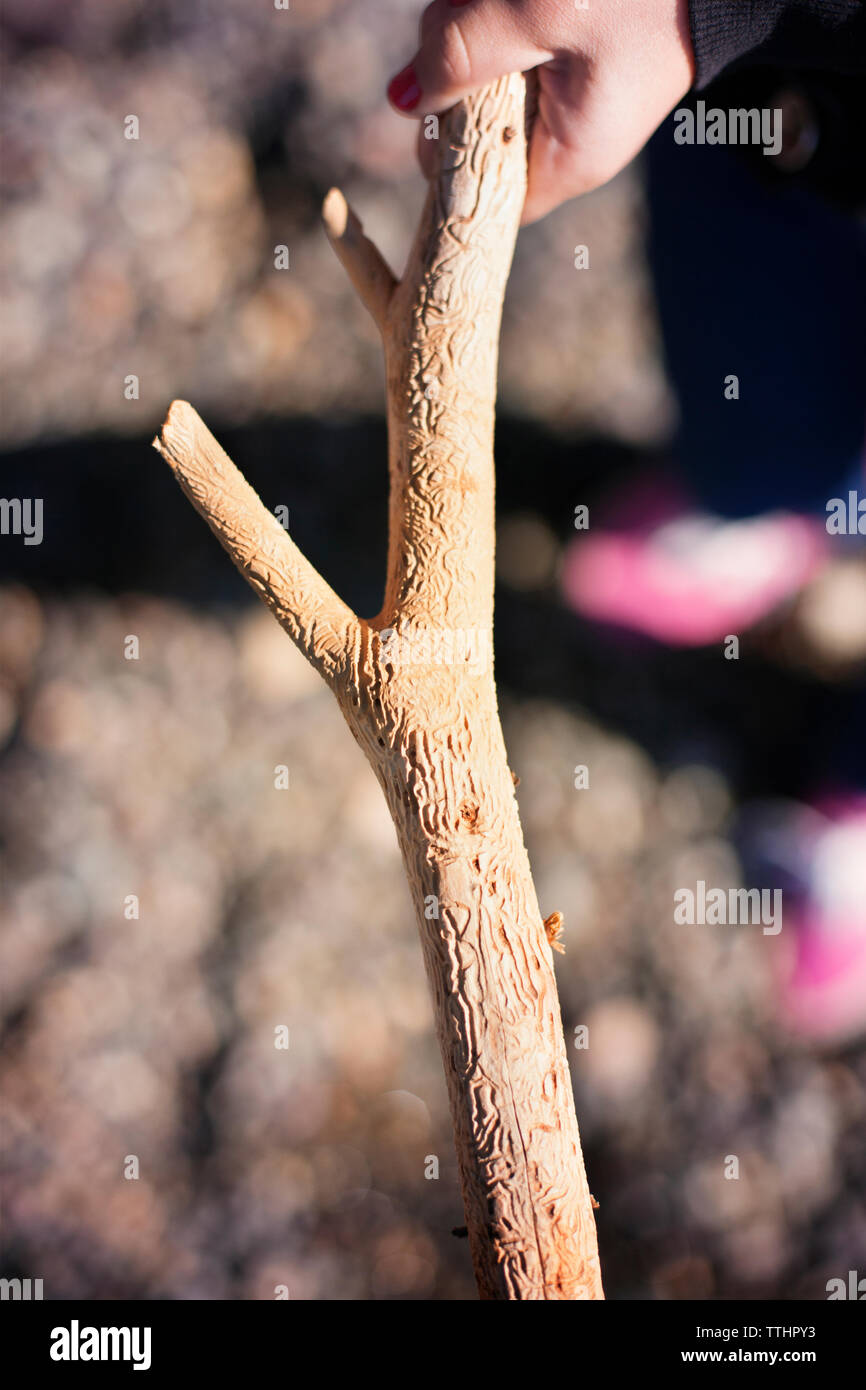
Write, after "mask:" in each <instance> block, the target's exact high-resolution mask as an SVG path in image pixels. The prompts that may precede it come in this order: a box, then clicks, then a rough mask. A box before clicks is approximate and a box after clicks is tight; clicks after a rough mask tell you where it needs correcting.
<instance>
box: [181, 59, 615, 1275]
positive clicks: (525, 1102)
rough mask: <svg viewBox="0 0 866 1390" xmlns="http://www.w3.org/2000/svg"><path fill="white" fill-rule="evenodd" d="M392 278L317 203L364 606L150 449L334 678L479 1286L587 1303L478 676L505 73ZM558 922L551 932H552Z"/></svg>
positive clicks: (543, 984) (198, 472)
mask: <svg viewBox="0 0 866 1390" xmlns="http://www.w3.org/2000/svg"><path fill="white" fill-rule="evenodd" d="M440 144H441V147H442V151H443V152H442V160H441V169H440V173H439V175H438V178H436V179H434V180H433V181H432V182H431V185H430V189H429V194H428V198H427V202H426V205H425V209H424V213H423V215H422V218H421V223H420V226H419V230H418V234H417V237H416V239H415V243H414V246H413V248H412V252H411V254H410V257H409V261H408V265H407V268H406V271H405V273H404V275H403V276H402V278H401V279H400V280H397V279H396V278H395V277H394V276H393V274H392V272H391V271H390V270H389V268H388V267H387V266H386V265H385V263H384V261H383V260H382V258H381V256H380V255H379V253H378V251H377V250H376V248H375V247H374V246H373V244H372V243H371V242H370V241H369V240H368V239H367V238H366V237H365V236H364V233H363V228H362V227H361V224H360V222H359V221H358V219H357V217H355V215H354V214H353V213H352V212H351V210H350V209H349V208H348V207H347V205H346V203H345V200H344V199H343V198H342V195H341V194H339V193H338V192H337V191H336V190H333V191H332V192H331V193H330V194H329V195H328V199H327V200H326V203H325V208H324V210H323V216H324V220H325V226H326V230H327V232H328V235H329V237H330V239H331V242H332V244H333V245H334V248H335V250H336V252H337V254H338V256H339V258H340V260H341V261H342V263H343V264H344V266H345V267H346V269H347V271H348V273H349V275H350V278H351V279H352V282H353V284H354V285H355V286H356V288H357V290H358V292H359V294H360V296H361V298H362V300H363V302H364V303H365V304H366V306H367V308H368V309H369V310H370V312H371V314H372V315H373V318H374V319H375V321H376V322H377V324H378V325H379V327H380V330H381V332H382V337H383V344H384V349H385V358H386V367H387V390H388V429H389V467H390V504H389V520H390V526H389V553H388V573H387V579H386V586H385V598H384V603H383V606H382V610H381V612H380V613H379V615H378V616H377V617H376V618H374V619H372V620H370V621H365V620H363V619H360V618H357V617H356V616H355V615H354V614H353V613H352V612H351V611H350V610H349V609H348V608H347V607H346V605H345V604H343V602H342V600H340V599H339V598H338V597H337V595H336V594H334V593H333V591H332V590H331V589H329V588H328V586H327V585H326V584H325V582H324V581H323V580H322V579H321V578H320V576H319V575H318V574H317V573H316V571H315V570H313V568H312V567H311V566H310V565H309V564H308V562H307V561H306V560H305V559H304V557H303V556H302V555H301V554H300V552H299V551H298V549H297V547H296V546H295V545H294V543H293V542H292V541H291V540H290V539H289V537H288V536H287V535H286V534H285V532H284V531H283V530H282V528H281V527H280V526H279V525H278V523H277V522H276V520H275V518H273V517H272V516H271V515H270V513H268V512H267V510H266V509H265V508H264V506H263V504H262V503H261V502H260V501H259V499H258V498H257V497H256V495H255V493H254V492H253V490H252V489H251V488H250V487H249V485H248V484H247V483H246V482H245V481H244V480H243V478H242V477H241V475H240V473H238V471H237V469H236V468H235V467H234V465H233V464H232V463H231V462H230V460H229V459H228V458H227V457H226V455H225V454H224V453H223V451H222V450H221V449H220V447H219V445H218V444H217V443H216V441H215V440H214V439H213V437H212V436H211V435H210V433H209V432H208V430H207V429H206V427H205V426H204V425H203V424H202V422H201V421H200V420H199V418H198V416H197V415H196V414H195V412H194V411H193V410H192V408H191V407H190V406H188V405H185V404H184V403H182V402H175V404H174V405H173V406H172V408H171V411H170V412H169V416H168V419H167V421H166V424H165V425H164V427H163V430H162V432H161V436H160V438H159V439H158V440H156V441H154V442H155V444H156V447H157V448H158V449H159V450H160V452H161V453H162V454H163V455H164V457H165V458H166V459H167V460H168V462H169V463H170V465H171V467H172V468H173V470H174V473H175V476H176V477H177V479H178V481H179V482H180V484H181V486H182V487H183V489H184V491H185V492H186V493H187V495H188V496H189V497H190V499H191V500H192V502H193V504H194V505H195V506H196V507H197V508H198V510H199V511H200V512H201V513H202V515H203V516H204V517H205V519H206V520H207V522H208V524H209V525H210V526H211V528H212V529H213V530H214V532H215V533H216V534H217V535H218V536H219V538H220V540H221V541H222V543H223V545H224V546H225V547H226V549H227V550H228V552H229V554H230V555H231V556H232V558H233V560H234V561H235V563H236V564H237V565H238V567H239V568H240V569H241V571H242V573H243V574H244V575H245V576H246V578H247V579H248V580H249V581H250V583H251V584H252V585H253V587H254V588H255V589H256V591H257V592H258V593H259V595H260V596H261V597H262V599H263V600H264V602H265V603H267V604H268V606H269V607H270V608H271V609H272V611H273V612H274V614H275V616H276V617H277V619H278V620H279V621H280V622H281V623H282V625H283V627H284V628H285V629H286V630H287V631H288V632H289V634H290V636H291V637H292V638H293V640H294V641H295V642H296V643H297V645H298V646H299V647H300V648H301V650H303V651H304V652H305V654H306V655H307V657H308V658H309V659H310V661H312V662H313V664H314V665H315V666H316V668H317V669H318V670H319V671H320V673H321V674H322V676H323V677H324V678H325V679H326V680H327V682H328V684H329V685H330V687H331V689H332V690H333V691H334V693H335V695H336V697H337V700H338V702H339V704H340V707H341V709H342V711H343V714H344V716H345V718H346V722H347V724H348V726H349V728H350V730H351V732H352V734H353V736H354V737H355V739H356V740H357V741H358V743H359V744H360V746H361V747H362V748H363V750H364V752H365V754H366V756H367V758H368V760H369V762H370V764H371V766H372V768H373V771H374V772H375V774H376V776H377V778H378V780H379V783H380V785H381V787H382V789H383V792H384V794H385V797H386V799H387V802H388V806H389V809H390V812H391V815H392V818H393V820H394V824H395V826H396V829H397V835H398V839H399V843H400V848H401V852H402V856H403V862H404V866H405V870H406V875H407V879H408V882H409V886H410V889H411V892H412V897H413V900H414V903H415V908H416V914H417V919H418V925H419V930H420V936H421V945H422V949H423V954H424V962H425V967H426V972H427V978H428V981H429V985H430V992H431V996H432V1000H433V1009H434V1017H435V1021H436V1030H437V1035H438V1039H439V1045H440V1048H441V1052H442V1060H443V1065H444V1068H445V1075H446V1079H447V1082H448V1091H449V1098H450V1104H451V1114H452V1119H453V1123H454V1135H455V1144H456V1150H457V1158H458V1164H459V1169H460V1177H461V1183H462V1189H463V1197H464V1203H465V1208H466V1223H467V1228H468V1233H469V1243H470V1249H471V1252H472V1259H473V1264H474V1267H475V1274H476V1279H477V1282H478V1289H479V1293H480V1295H481V1297H482V1298H485V1299H502V1300H524V1299H596V1298H602V1297H603V1293H602V1287H601V1276H600V1271H599V1261H598V1251H597V1244H596V1230H595V1216H594V1213H593V1208H592V1199H591V1197H590V1193H589V1188H588V1185H587V1180H586V1175H585V1172H584V1165H583V1157H582V1154H581V1148H580V1138H579V1134H578V1126H577V1119H576V1116H575V1110H574V1102H573V1097H572V1090H571V1080H570V1076H569V1070H568V1061H567V1057H566V1051H565V1042H564V1039H563V1033H562V1023H561V1019H560V1011H559V1001H558V997H557V990H556V980H555V976H554V971H553V957H552V954H551V948H550V942H549V939H548V930H547V928H546V926H545V922H544V920H543V918H542V915H541V912H540V910H539V906H538V902H537V899H536V894H535V889H534V886H533V882H532V875H531V872H530V867H529V861H528V857H527V853H526V849H525V846H524V842H523V833H522V830H521V826H520V820H519V816H518V808H517V801H516V797H515V790H514V780H513V778H512V774H511V772H510V770H509V767H508V760H507V754H506V750H505V744H504V740H503V736H502V729H501V725H500V722H499V715H498V710H497V701H496V687H495V682H494V675H493V658H492V622H493V576H494V568H493V560H494V506H493V490H494V482H493V478H494V471H493V419H494V404H495V395H496V368H497V351H498V340H499V326H500V317H501V311H502V301H503V296H504V293H505V286H506V282H507V278H508V273H509V269H510V265H511V257H512V253H513V248H514V242H515V238H516V235H517V228H518V224H519V220H520V212H521V208H522V205H523V198H524V193H525V186H526V120H525V84H524V79H523V78H522V77H521V76H519V75H517V76H512V77H507V78H503V79H501V80H500V81H498V82H496V83H493V84H491V85H490V86H489V87H487V88H485V89H484V90H483V91H481V92H479V93H477V94H476V95H475V96H474V97H472V98H468V99H466V100H465V101H462V102H460V103H459V104H458V105H457V106H456V107H454V109H453V110H452V112H451V113H449V115H448V117H447V118H445V119H444V120H443V122H442V139H441V142H440ZM554 934H555V933H554Z"/></svg>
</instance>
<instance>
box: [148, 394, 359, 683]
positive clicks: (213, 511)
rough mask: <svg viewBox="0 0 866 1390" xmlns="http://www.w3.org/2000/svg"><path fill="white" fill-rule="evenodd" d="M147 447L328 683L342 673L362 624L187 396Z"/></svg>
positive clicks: (176, 403)
mask: <svg viewBox="0 0 866 1390" xmlns="http://www.w3.org/2000/svg"><path fill="white" fill-rule="evenodd" d="M153 447H154V448H155V449H156V450H157V451H158V452H159V453H160V454H161V455H162V457H163V458H164V459H165V460H166V462H167V463H168V464H169V466H170V467H171V470H172V472H173V473H174V476H175V477H176V479H177V481H178V482H179V483H180V485H181V487H182V488H183V491H184V492H185V493H186V495H187V497H188V498H189V499H190V501H191V502H192V504H193V506H194V507H195V508H196V510H197V511H198V512H199V513H200V514H201V515H202V516H203V517H204V519H205V521H206V522H207V524H208V526H209V527H210V529H211V530H212V531H213V533H214V535H215V536H216V537H217V539H218V540H219V541H220V542H221V543H222V545H223V546H224V547H225V549H226V550H227V551H228V553H229V555H230V556H231V558H232V559H233V560H234V562H235V564H236V565H237V567H238V569H239V570H240V572H241V574H242V575H243V576H244V578H245V579H246V580H248V581H249V583H250V584H251V585H252V587H253V588H254V589H255V591H256V593H257V594H258V595H259V597H260V598H261V599H262V600H263V602H264V603H266V604H267V606H268V608H270V610H271V612H272V613H273V614H274V616H275V617H276V619H277V621H278V622H279V623H280V624H281V625H282V626H283V627H284V628H285V630H286V632H288V634H289V636H290V637H291V638H292V640H293V641H294V643H295V645H296V646H298V647H299V648H300V650H301V651H302V652H303V653H304V655H305V656H306V657H307V658H308V659H309V661H310V662H312V664H313V665H314V666H315V667H316V670H317V671H319V673H320V675H322V676H323V677H324V678H325V680H326V681H327V682H328V684H329V685H331V686H336V685H337V684H339V683H341V680H342V679H344V678H345V673H346V671H347V669H348V667H349V665H350V663H351V657H352V654H353V653H354V652H355V650H356V649H357V647H358V646H359V644H360V641H361V624H360V622H359V620H358V619H357V618H356V617H355V614H354V613H353V612H352V610H351V609H350V608H348V607H347V605H346V604H345V603H343V601H342V599H341V598H339V597H338V596H337V594H335V593H334V591H333V589H331V588H330V587H329V586H328V585H327V584H326V583H325V581H324V580H323V579H322V577H321V575H320V574H319V573H318V571H317V570H315V569H314V568H313V566H312V565H311V564H310V562H309V560H307V558H306V557H305V556H304V555H303V554H302V552H301V551H300V550H299V549H298V547H297V546H296V545H295V543H294V541H293V540H291V538H290V537H289V535H288V534H287V533H286V531H285V530H284V529H283V527H282V526H281V525H280V523H279V522H278V521H277V518H276V517H275V516H274V514H273V512H269V511H268V509H267V507H266V506H265V504H264V503H263V502H262V500H261V498H260V497H259V496H258V494H257V493H256V492H255V491H254V490H253V488H251V487H250V485H249V483H248V482H247V481H246V479H245V478H244V476H243V474H242V473H241V472H240V471H239V470H238V469H237V468H236V467H235V465H234V464H233V463H232V461H231V459H230V458H229V457H228V454H226V453H225V451H224V450H223V449H221V448H220V446H219V444H218V443H217V442H216V440H215V439H214V437H213V435H212V434H211V432H210V430H209V429H208V428H207V426H206V425H205V424H204V423H203V421H202V420H200V419H199V417H198V415H197V414H196V412H195V411H194V410H193V408H192V406H191V405H188V404H187V402H186V401H173V402H172V405H171V407H170V409H169V412H168V415H167V417H166V420H165V424H164V425H163V427H162V429H161V430H160V432H159V434H158V436H157V437H156V439H154V441H153Z"/></svg>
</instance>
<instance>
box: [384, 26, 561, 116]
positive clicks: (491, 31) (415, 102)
mask: <svg viewBox="0 0 866 1390" xmlns="http://www.w3.org/2000/svg"><path fill="white" fill-rule="evenodd" d="M421 34H422V41H421V47H420V48H419V49H418V52H417V53H416V54H415V57H414V58H413V59H412V61H411V63H408V64H407V65H406V67H405V68H403V70H402V72H398V73H397V76H396V77H393V78H392V79H391V81H390V83H389V84H388V98H389V100H390V102H391V104H392V105H393V106H395V107H396V108H397V110H398V111H402V112H403V113H404V114H405V115H417V116H420V115H423V114H425V113H426V112H430V111H445V110H447V109H448V107H449V106H453V105H454V103H455V102H456V101H459V100H460V98H461V97H465V96H468V95H469V93H470V92H474V91H476V90H477V89H478V88H479V87H484V86H485V85H486V84H487V83H488V82H493V81H495V79H496V78H497V77H504V76H505V75H506V74H507V73H511V72H523V71H524V70H525V69H526V68H533V67H536V66H537V64H538V63H545V62H548V61H549V60H550V59H551V58H552V57H553V53H552V52H551V51H550V50H547V49H542V48H539V47H538V45H537V44H536V43H534V42H533V39H532V36H531V35H529V34H526V33H525V32H524V31H523V30H522V29H521V28H520V27H519V25H518V24H517V22H516V20H515V15H514V11H513V10H512V9H511V7H510V6H509V4H508V3H507V0H468V3H467V2H466V0H464V3H454V0H433V4H432V5H428V6H427V9H426V10H425V11H424V15H423V18H422V20H421Z"/></svg>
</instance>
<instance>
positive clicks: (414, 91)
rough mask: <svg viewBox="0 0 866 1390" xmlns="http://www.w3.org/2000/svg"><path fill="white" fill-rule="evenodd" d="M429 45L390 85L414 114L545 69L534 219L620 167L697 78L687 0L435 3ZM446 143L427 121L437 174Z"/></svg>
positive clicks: (426, 162) (532, 180) (534, 148)
mask: <svg viewBox="0 0 866 1390" xmlns="http://www.w3.org/2000/svg"><path fill="white" fill-rule="evenodd" d="M420 43H421V46H420V48H419V49H418V52H417V53H416V55H415V57H414V58H413V59H412V62H411V63H409V64H408V65H407V67H405V68H404V69H403V70H402V72H400V73H398V74H397V76H396V77H394V78H393V79H392V81H391V83H390V84H389V87H388V96H389V99H390V100H391V103H392V104H393V105H394V107H395V108H396V109H397V110H398V111H401V112H402V113H403V114H404V115H410V116H415V117H420V116H424V115H427V114H429V113H431V112H440V111H444V110H447V108H448V107H450V106H453V105H454V103H455V102H456V101H459V100H460V98H461V97H464V96H467V95H468V94H469V93H470V92H472V91H475V90H476V89H477V88H479V87H483V86H485V84H486V83H488V82H493V81H494V80H495V79H496V78H498V77H503V76H504V75H505V74H506V73H511V72H525V71H526V70H527V69H529V68H537V69H538V79H539V102H538V112H537V115H536V118H535V122H534V125H533V129H532V138H531V142H530V149H529V182H528V189H527V194H526V203H525V205H524V211H523V222H524V223H527V222H535V221H537V220H538V218H540V217H544V216H545V214H546V213H548V212H550V211H551V210H552V209H553V208H555V207H558V206H559V204H560V203H564V202H565V201H566V200H567V199H569V198H574V197H576V196H577V195H578V194H580V193H587V192H588V191H589V190H590V189H592V188H597V187H598V186H599V185H600V184H603V183H606V182H607V181H608V179H611V178H613V176H614V174H617V173H619V171H620V169H622V168H623V167H624V165H626V164H627V163H628V162H629V160H630V159H631V158H632V157H633V156H634V155H635V154H637V152H638V151H639V150H640V149H641V148H642V147H643V145H644V144H645V143H646V141H647V140H648V139H649V137H650V135H652V133H653V131H654V130H655V129H656V127H657V126H658V125H659V124H660V123H661V121H662V120H663V119H664V117H665V116H666V115H667V114H668V112H669V111H670V110H671V109H672V108H673V107H674V106H675V105H676V104H677V102H678V101H679V100H680V99H681V98H682V97H683V96H685V94H686V92H687V91H688V90H689V88H690V87H691V86H692V83H693V81H694V76H695V60H694V54H693V52H692V43H691V38H690V35H689V20H688V3H687V0H628V2H627V3H623V0H589V3H588V6H587V8H583V7H582V6H581V5H580V4H579V3H577V0H433V3H432V4H430V5H428V6H427V8H426V10H425V11H424V13H423V15H422V17H421V31H420ZM435 146H436V142H435V140H429V139H426V138H425V136H424V127H423V125H422V127H421V129H420V130H419V133H418V156H419V159H420V162H421V166H422V168H423V169H424V172H425V173H426V174H427V175H428V177H429V176H430V175H431V174H432V173H433V171H434V169H435V166H436V150H435Z"/></svg>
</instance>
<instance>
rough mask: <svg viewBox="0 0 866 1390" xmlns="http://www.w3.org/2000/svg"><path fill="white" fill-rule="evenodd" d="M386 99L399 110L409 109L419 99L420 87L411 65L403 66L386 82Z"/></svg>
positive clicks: (416, 103)
mask: <svg viewBox="0 0 866 1390" xmlns="http://www.w3.org/2000/svg"><path fill="white" fill-rule="evenodd" d="M388 100H389V101H392V102H393V103H394V105H395V106H396V107H397V108H398V109H399V110H400V111H411V110H412V108H413V107H415V106H417V105H418V102H419V101H420V100H421V88H420V87H419V86H418V78H417V77H416V76H415V69H414V68H413V67H411V66H410V67H408V68H404V69H403V71H402V72H398V73H397V76H396V77H392V78H391V81H390V82H389V83H388Z"/></svg>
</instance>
